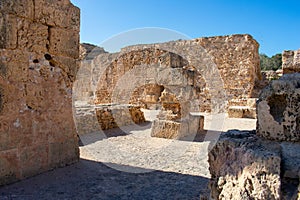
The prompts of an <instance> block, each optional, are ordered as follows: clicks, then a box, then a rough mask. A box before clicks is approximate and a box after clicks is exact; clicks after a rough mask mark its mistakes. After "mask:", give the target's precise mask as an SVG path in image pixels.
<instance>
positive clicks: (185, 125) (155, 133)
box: [151, 114, 204, 139]
mask: <svg viewBox="0 0 300 200" xmlns="http://www.w3.org/2000/svg"><path fill="white" fill-rule="evenodd" d="M203 127H204V116H201V115H195V114H189V117H188V119H182V120H176V121H174V120H164V119H156V120H154V121H153V124H152V129H151V137H158V138H166V139H180V138H183V137H186V136H191V135H196V134H197V132H198V131H199V130H203Z"/></svg>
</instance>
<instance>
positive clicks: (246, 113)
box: [228, 98, 257, 119]
mask: <svg viewBox="0 0 300 200" xmlns="http://www.w3.org/2000/svg"><path fill="white" fill-rule="evenodd" d="M256 100H257V99H256V98H248V99H232V100H231V101H229V102H228V105H229V106H228V117H230V118H250V119H256Z"/></svg>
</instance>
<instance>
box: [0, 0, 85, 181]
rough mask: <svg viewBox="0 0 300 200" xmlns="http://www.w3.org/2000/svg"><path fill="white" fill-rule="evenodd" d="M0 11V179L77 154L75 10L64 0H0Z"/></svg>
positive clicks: (33, 171)
mask: <svg viewBox="0 0 300 200" xmlns="http://www.w3.org/2000/svg"><path fill="white" fill-rule="evenodd" d="M0 15H1V17H0V185H1V184H6V183H10V182H12V181H16V180H18V179H22V178H25V177H28V176H32V175H35V174H38V173H41V172H43V171H46V170H49V169H52V168H55V167H58V166H64V165H66V164H70V163H73V162H76V161H77V160H78V157H79V155H78V154H79V152H78V139H77V135H76V130H75V125H74V121H73V117H72V84H73V81H74V80H75V75H76V72H77V69H78V64H79V63H78V62H77V61H76V59H77V58H78V55H79V46H78V45H79V18H80V16H79V9H78V8H77V7H75V6H73V5H72V4H71V3H70V1H69V0H61V1H53V0H28V1H23V0H16V1H11V0H2V1H1V2H0Z"/></svg>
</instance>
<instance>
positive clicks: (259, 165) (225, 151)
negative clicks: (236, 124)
mask: <svg viewBox="0 0 300 200" xmlns="http://www.w3.org/2000/svg"><path fill="white" fill-rule="evenodd" d="M209 164H210V167H209V170H210V173H211V181H210V189H211V197H212V198H213V199H236V200H240V199H278V200H279V199H280V187H281V179H280V172H281V171H280V165H281V157H280V146H279V145H278V144H276V143H273V142H270V141H267V140H264V139H260V138H259V137H257V136H256V135H255V132H249V131H237V130H232V131H228V132H227V133H223V134H222V135H221V137H220V139H219V141H218V143H217V144H216V145H215V146H214V148H213V149H212V150H211V152H209Z"/></svg>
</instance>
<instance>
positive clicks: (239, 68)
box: [86, 35, 261, 111]
mask: <svg viewBox="0 0 300 200" xmlns="http://www.w3.org/2000/svg"><path fill="white" fill-rule="evenodd" d="M168 45H169V46H171V47H170V49H171V50H170V51H167V50H165V49H166V48H165V47H166V46H168ZM193 45H199V48H202V51H201V52H199V51H195V52H194V51H191V50H190V51H189V46H193ZM182 46H187V49H186V51H188V52H186V54H187V55H190V57H203V58H204V59H203V60H202V61H203V62H202V61H199V62H198V63H191V62H189V60H186V58H183V57H181V55H179V54H176V53H175V54H174V53H173V51H172V49H173V50H174V52H176V51H179V50H178V49H180V48H182ZM258 47H259V44H258V43H257V42H256V41H255V40H254V39H253V38H252V37H251V36H250V35H231V36H218V37H207V38H199V39H194V40H187V41H175V42H169V43H168V42H167V43H161V44H150V45H136V46H129V47H126V48H124V49H122V51H121V52H120V53H117V54H105V55H104V54H102V55H100V56H99V57H98V58H96V59H94V60H93V61H92V69H91V71H92V74H93V75H92V76H97V75H98V77H92V80H93V81H92V84H91V86H90V87H91V90H92V88H97V89H96V91H94V92H95V97H96V98H95V102H96V103H115V102H112V100H111V96H112V92H113V91H114V87H115V85H116V84H117V82H118V80H119V79H120V78H121V77H122V76H124V74H126V72H128V71H129V70H132V69H133V68H135V67H138V66H155V65H156V66H157V68H159V69H160V70H158V71H161V70H164V69H165V68H166V67H167V68H168V67H169V68H171V71H176V70H177V71H176V73H177V74H176V73H175V72H174V74H176V75H178V74H180V73H181V75H180V77H186V78H183V79H181V78H179V79H178V80H177V82H178V83H176V84H177V87H178V86H180V87H186V86H191V87H193V90H192V91H193V94H194V96H193V98H196V99H199V102H200V105H201V107H200V111H210V110H211V107H210V105H211V102H210V99H211V98H212V97H211V95H212V94H214V93H217V92H218V91H214V90H213V88H211V87H209V86H208V85H207V80H205V78H207V77H205V76H204V74H202V71H203V70H207V69H205V67H206V66H205V65H207V62H208V61H207V60H205V59H206V58H208V57H209V58H210V61H209V62H211V63H214V64H215V65H216V66H217V69H218V71H219V72H218V73H219V74H220V76H221V79H222V80H221V82H222V83H223V84H222V85H218V87H221V88H223V90H224V91H225V93H226V96H227V97H226V98H227V100H230V99H242V98H249V97H253V94H254V93H255V92H254V89H255V84H256V83H257V82H259V81H260V80H261V72H260V66H259V54H258ZM109 56H111V57H115V58H116V59H115V60H113V61H111V63H107V64H108V65H107V66H102V65H101V64H99V65H98V62H99V60H100V61H101V62H102V61H103V60H105V59H107V58H108V57H109ZM100 57H101V59H100ZM195 65H197V66H195ZM105 67H107V68H105ZM195 69H200V72H199V71H195ZM101 70H102V71H101ZM103 70H104V71H103ZM201 70H202V71H201ZM210 70H211V69H210ZM153 73H154V74H155V73H157V72H154V71H153ZM172 73H173V72H172ZM204 73H206V72H204ZM159 75H160V73H159V72H158V76H159ZM166 75H167V74H166ZM139 76H148V74H144V75H142V72H141V74H139ZM168 76H172V74H169V75H168ZM163 78H164V79H166V80H167V79H168V77H163ZM173 78H174V77H173ZM176 78H177V77H176ZM158 79H159V78H158ZM180 81H182V82H181V83H179V82H180ZM212 81H214V80H212ZM145 84H159V83H158V82H155V81H154V82H151V81H149V82H146V83H145ZM179 84H181V85H179ZM163 86H164V85H163ZM86 93H87V94H92V93H93V92H90V93H88V92H86ZM144 94H147V92H144ZM254 97H256V96H254ZM145 98H147V97H141V98H140V99H145ZM136 99H138V98H136ZM127 103H128V102H127Z"/></svg>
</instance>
